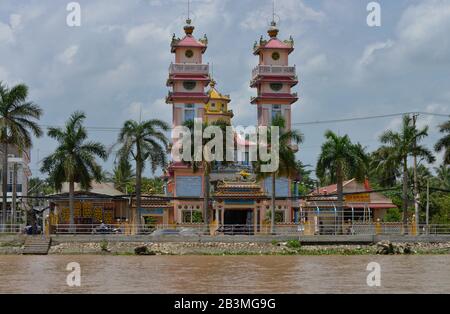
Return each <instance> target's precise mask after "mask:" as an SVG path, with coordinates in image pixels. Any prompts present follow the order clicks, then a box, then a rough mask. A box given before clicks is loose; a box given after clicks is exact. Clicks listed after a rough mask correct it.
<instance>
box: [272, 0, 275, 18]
mask: <svg viewBox="0 0 450 314" xmlns="http://www.w3.org/2000/svg"><path fill="white" fill-rule="evenodd" d="M272 23H273V24H275V0H272Z"/></svg>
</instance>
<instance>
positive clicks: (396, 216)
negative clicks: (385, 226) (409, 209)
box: [383, 208, 402, 222]
mask: <svg viewBox="0 0 450 314" xmlns="http://www.w3.org/2000/svg"><path fill="white" fill-rule="evenodd" d="M383 221H384V222H400V221H402V213H401V211H400V209H398V208H390V209H388V210H387V212H386V215H385V216H384V219H383Z"/></svg>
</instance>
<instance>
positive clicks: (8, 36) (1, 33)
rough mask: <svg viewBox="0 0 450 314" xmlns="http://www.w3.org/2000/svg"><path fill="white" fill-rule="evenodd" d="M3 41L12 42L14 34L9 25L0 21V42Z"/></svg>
mask: <svg viewBox="0 0 450 314" xmlns="http://www.w3.org/2000/svg"><path fill="white" fill-rule="evenodd" d="M3 42H6V43H13V42H14V34H13V31H12V29H11V27H10V26H9V25H7V24H4V23H2V22H0V44H2V43H3Z"/></svg>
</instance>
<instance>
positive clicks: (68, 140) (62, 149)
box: [41, 111, 108, 225]
mask: <svg viewBox="0 0 450 314" xmlns="http://www.w3.org/2000/svg"><path fill="white" fill-rule="evenodd" d="M85 119H86V116H85V114H84V113H83V112H79V111H77V112H74V113H73V114H72V115H71V116H70V118H69V120H68V121H67V122H66V124H65V126H64V128H59V127H52V128H49V130H48V133H47V135H48V136H49V137H51V138H53V139H55V140H56V141H57V142H58V147H57V148H56V150H55V152H54V153H53V154H51V155H50V156H48V157H46V158H45V159H44V160H43V163H42V167H41V171H42V172H45V173H48V175H49V180H50V182H51V183H52V185H53V186H54V187H55V189H56V190H58V191H60V190H61V188H62V185H63V183H64V182H68V183H69V209H70V225H73V224H74V193H75V183H79V184H80V186H81V188H82V189H83V190H89V189H90V188H91V182H92V180H96V181H100V180H101V179H102V177H103V176H102V168H101V166H100V165H99V164H98V163H97V161H96V157H99V158H101V159H102V160H106V159H107V158H108V154H107V152H106V149H105V147H104V146H103V145H102V144H101V143H98V142H93V141H88V140H87V139H88V134H87V131H86V128H85V127H84V126H83V122H84V120H85Z"/></svg>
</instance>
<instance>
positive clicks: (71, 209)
mask: <svg viewBox="0 0 450 314" xmlns="http://www.w3.org/2000/svg"><path fill="white" fill-rule="evenodd" d="M74 194H75V182H74V181H73V180H70V182H69V212H70V218H69V224H70V229H71V230H72V229H73V225H74V224H75V217H74V216H75V215H74V214H75V210H74V205H73V203H74V201H73V198H74Z"/></svg>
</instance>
